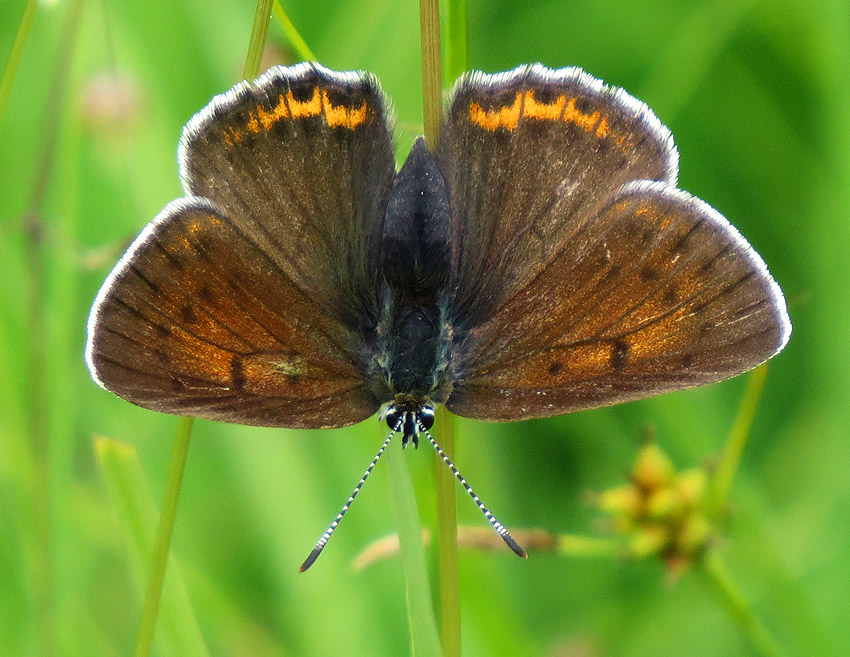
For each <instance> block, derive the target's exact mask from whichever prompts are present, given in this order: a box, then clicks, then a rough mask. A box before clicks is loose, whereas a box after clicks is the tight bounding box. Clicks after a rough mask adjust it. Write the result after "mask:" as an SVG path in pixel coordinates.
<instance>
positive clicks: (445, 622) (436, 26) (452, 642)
mask: <svg viewBox="0 0 850 657" xmlns="http://www.w3.org/2000/svg"><path fill="white" fill-rule="evenodd" d="M463 17H464V18H465V13H464V14H463ZM419 29H420V39H421V46H422V101H423V115H424V125H425V141H426V143H427V144H428V148H430V149H431V150H432V151H433V150H434V149H435V148H436V147H437V144H438V143H439V141H440V130H441V128H442V125H443V95H442V94H443V81H442V56H441V44H440V3H439V0H420V2H419ZM464 31H465V27H464ZM463 47H464V51H465V49H466V39H465V38H464V40H463ZM434 431H435V433H436V434H437V435H436V438H437V442H438V443H440V446H441V447H442V448H443V451H445V452H446V453H447V454H448V455H449V456H450V457H452V458H453V455H454V452H455V440H454V425H453V420H452V415H451V413H449V411H448V410H447V409H446V408H445V407H444V406H440V407H439V408H438V409H437V416H436V422H435V423H434ZM434 464H435V465H434V467H435V473H434V482H435V486H436V489H437V527H436V536H437V540H436V543H437V562H438V572H439V575H438V582H439V596H440V607H439V609H440V614H439V615H440V629H441V640H442V649H443V655H444V656H445V657H460V654H461V634H460V632H461V629H460V628H461V625H460V585H459V583H458V564H457V554H458V549H457V498H456V485H455V482H454V475H453V474H452V473H451V471H450V470H449V469H448V468H446V467H445V464H444V463H443V461H442V459H441V458H440V456H439V454H436V453H435V454H434Z"/></svg>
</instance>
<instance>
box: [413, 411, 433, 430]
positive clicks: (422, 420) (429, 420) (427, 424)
mask: <svg viewBox="0 0 850 657" xmlns="http://www.w3.org/2000/svg"><path fill="white" fill-rule="evenodd" d="M416 417H417V420H419V426H420V429H421V430H423V431H428V429H430V428H431V427H433V426H434V409H433V408H431V407H430V406H423V407H422V408H420V409H419V412H418V413H417V414H416Z"/></svg>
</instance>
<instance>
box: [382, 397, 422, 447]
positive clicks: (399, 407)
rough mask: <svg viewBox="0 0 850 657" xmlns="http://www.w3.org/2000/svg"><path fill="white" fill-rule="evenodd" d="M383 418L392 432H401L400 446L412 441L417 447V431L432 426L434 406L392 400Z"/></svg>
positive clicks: (405, 445)
mask: <svg viewBox="0 0 850 657" xmlns="http://www.w3.org/2000/svg"><path fill="white" fill-rule="evenodd" d="M384 419H385V420H386V422H387V426H389V428H390V429H392V430H393V432H396V431H400V432H401V435H402V438H401V444H402V446H404V447H407V443H408V442H410V441H412V442H413V447H414V448H418V447H419V432H420V431H428V430H429V429H430V428H431V427H433V426H434V407H433V406H430V405H428V404H425V405H421V406H415V405H412V404H409V403H395V402H394V403H393V404H391V405H390V406H389V407H388V408H387V410H386V414H385V415H384Z"/></svg>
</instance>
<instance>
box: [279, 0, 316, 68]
mask: <svg viewBox="0 0 850 657" xmlns="http://www.w3.org/2000/svg"><path fill="white" fill-rule="evenodd" d="M272 11H274V15H275V18H277V22H278V23H280V25H281V27H282V28H283V33H284V34H285V35H286V40H287V41H289V45H291V46H292V47H293V48H294V49H295V53H296V54H297V55H298V57H300V58H301V59H302V60H303V61H305V62H315V61H316V56H315V55H314V54H313V51H312V50H310V46H308V45H307V42H306V41H304V39H302V38H301V35H300V34H299V33H298V30H296V29H295V26H294V25H293V24H292V21H291V20H289V16H287V15H286V12H285V11H284V10H283V6H282V5H281V4H280V0H274V6H273V7H272Z"/></svg>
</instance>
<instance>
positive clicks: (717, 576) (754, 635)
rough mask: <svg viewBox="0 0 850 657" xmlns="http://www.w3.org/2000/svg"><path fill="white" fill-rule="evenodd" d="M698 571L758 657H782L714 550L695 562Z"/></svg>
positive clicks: (780, 649)
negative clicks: (759, 656)
mask: <svg viewBox="0 0 850 657" xmlns="http://www.w3.org/2000/svg"><path fill="white" fill-rule="evenodd" d="M697 570H698V572H699V574H700V575H702V579H703V582H704V583H705V584H706V586H707V588H708V589H709V590H710V591H711V592H712V593H714V594H715V595H716V596H717V599H718V600H719V601H720V603H721V604H722V605H723V607H724V608H725V609H726V611H727V612H728V613H729V615H730V616H731V617H732V619H733V620H734V621H735V623H736V624H737V625H738V628H739V629H740V630H741V633H742V634H743V635H744V637H745V638H746V639H747V640H748V641H749V642H750V644H751V645H752V646H753V648H754V649H755V650H756V652H758V654H759V655H761V656H762V657H785V653H784V652H783V650H782V648H780V647H779V644H778V643H776V639H774V638H773V636H772V635H771V634H770V632H768V630H767V628H766V627H765V626H764V624H763V623H762V622H761V620H760V619H759V618H758V617H757V616H756V615H755V612H754V611H753V608H752V606H751V605H750V603H749V602H748V601H747V599H746V598H745V597H744V594H743V592H742V591H741V589H740V587H739V586H738V583H737V582H736V581H735V578H734V577H733V576H732V573H731V572H729V569H728V568H727V567H726V564H725V563H724V562H723V559H722V558H721V556H720V553H719V552H718V551H717V550H716V549H709V550H708V551H707V552H706V553H705V554H704V555H703V557H702V558H701V559H699V560H698V562H697Z"/></svg>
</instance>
